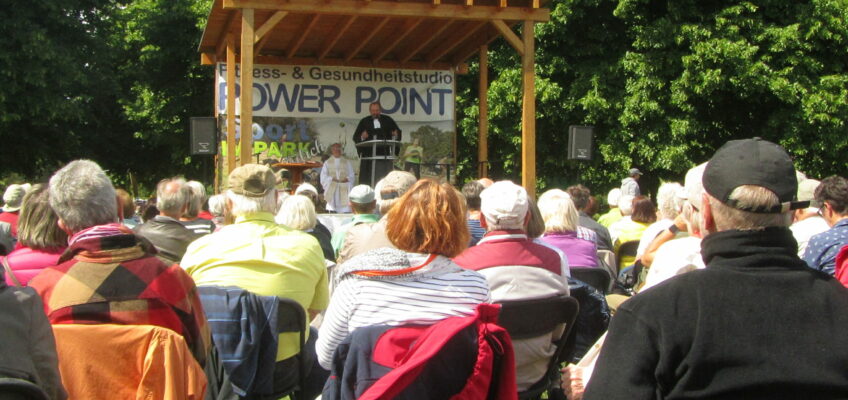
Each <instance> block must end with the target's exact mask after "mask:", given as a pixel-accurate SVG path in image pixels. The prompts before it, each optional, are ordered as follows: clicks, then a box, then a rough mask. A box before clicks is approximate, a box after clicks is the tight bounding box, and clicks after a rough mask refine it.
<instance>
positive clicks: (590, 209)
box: [583, 196, 598, 216]
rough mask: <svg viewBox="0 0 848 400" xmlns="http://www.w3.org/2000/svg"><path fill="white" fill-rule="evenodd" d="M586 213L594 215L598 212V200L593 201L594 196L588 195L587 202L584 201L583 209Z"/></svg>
mask: <svg viewBox="0 0 848 400" xmlns="http://www.w3.org/2000/svg"><path fill="white" fill-rule="evenodd" d="M583 212H585V213H586V214H587V215H590V216H591V215H595V213H597V212H598V202H597V201H595V196H589V202H588V203H586V208H585V209H583Z"/></svg>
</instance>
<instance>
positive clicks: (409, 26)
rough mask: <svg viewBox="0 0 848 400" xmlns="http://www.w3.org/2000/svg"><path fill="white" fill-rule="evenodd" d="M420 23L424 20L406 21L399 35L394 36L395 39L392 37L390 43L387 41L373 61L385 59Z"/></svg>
mask: <svg viewBox="0 0 848 400" xmlns="http://www.w3.org/2000/svg"><path fill="white" fill-rule="evenodd" d="M422 21H424V20H423V19H420V18H416V19H409V20H407V21H406V24H405V25H404V26H403V28H402V29H401V32H400V35H395V37H393V38H392V39H391V41H389V43H386V45H385V46H382V48H383V50H381V51H380V53H379V54H377V56H376V57H374V61H380V60H382V59H383V58H384V57H386V55H387V54H389V53H390V52H391V51H392V50H394V49H395V47H397V45H398V44H400V42H401V41H403V39H406V37H407V36H409V34H410V33H412V31H414V30H415V28H417V27H418V25H421V22H422Z"/></svg>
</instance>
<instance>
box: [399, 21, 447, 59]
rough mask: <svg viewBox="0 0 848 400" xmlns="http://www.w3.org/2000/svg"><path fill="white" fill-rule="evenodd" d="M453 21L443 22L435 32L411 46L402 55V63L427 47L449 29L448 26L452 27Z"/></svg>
mask: <svg viewBox="0 0 848 400" xmlns="http://www.w3.org/2000/svg"><path fill="white" fill-rule="evenodd" d="M453 22H454V21H445V23H444V24H442V26H440V27H439V28H438V29H436V31H435V32H433V34H431V35H430V36H428V37H426V38H424V40H422V41H420V42H418V45H417V46H414V47H411V48H410V49H409V51H407V52H406V54H404V55H403V56H402V57H400V61H401V62H402V63H405V62H407V61H409V60H410V59H411V58H412V57H414V56H415V54H417V53H418V52H419V51H421V49H423V48H425V47H427V45H428V44H430V43H431V42H432V41H434V40H436V38H437V37H439V35H441V34H442V32H444V31H445V30H446V29H448V27H450V26H451V25H452V24H453Z"/></svg>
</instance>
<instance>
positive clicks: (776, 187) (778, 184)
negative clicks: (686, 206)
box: [703, 138, 809, 214]
mask: <svg viewBox="0 0 848 400" xmlns="http://www.w3.org/2000/svg"><path fill="white" fill-rule="evenodd" d="M703 183H704V190H706V191H707V193H709V194H710V196H713V197H715V198H716V199H718V200H719V201H721V202H722V203H724V204H726V205H728V206H730V207H733V208H736V209H738V210H742V211H749V212H753V213H759V214H772V213H781V212H786V211H789V210H795V209H799V208H806V207H808V206H809V202H808V201H793V200H795V194H796V192H797V191H798V180H797V178H796V177H795V166H794V165H793V164H792V159H791V158H790V157H789V154H788V153H786V150H784V149H783V147H781V146H779V145H777V144H774V143H772V142H769V141H767V140H763V139H760V138H753V139H744V140H731V141H729V142H727V143H726V144H725V145H724V146H722V147H721V148H720V149H718V151H716V153H715V155H713V158H711V159H710V161H709V162H708V163H707V168H706V169H705V170H704V178H703ZM742 185H755V186H761V187H764V188H766V189H768V190H770V191H772V192H773V193H774V194H775V195H776V196H777V198H778V200H780V204H779V205H776V206H774V207H744V206H741V205H739V204H737V203H736V201H734V200H732V199H730V198H729V197H730V194H731V193H732V192H733V190H734V189H736V188H737V187H739V186H742Z"/></svg>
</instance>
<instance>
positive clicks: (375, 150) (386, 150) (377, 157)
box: [356, 139, 400, 187]
mask: <svg viewBox="0 0 848 400" xmlns="http://www.w3.org/2000/svg"><path fill="white" fill-rule="evenodd" d="M356 148H357V150H358V151H359V152H360V154H361V155H360V156H359V159H360V160H361V161H360V171H359V172H360V174H361V173H362V168H361V167H362V165H363V163H367V165H368V166H369V167H370V168H369V169H370V170H371V176H370V178H371V179H370V182H368V183H369V185H370V186H371V187H374V185H375V184H376V183H377V181H379V180H380V179H382V178H383V177H384V176H386V175H387V174H388V173H389V172H390V171H391V170H393V169H394V167H393V164H394V160H397V154H396V152H395V149H396V148H400V141H399V140H379V139H376V140H368V141H364V142H359V143H357V144H356ZM378 168H379V169H380V171H379V172H378V171H377V169H378ZM359 182H360V183H362V178H361V177H360V179H359Z"/></svg>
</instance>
